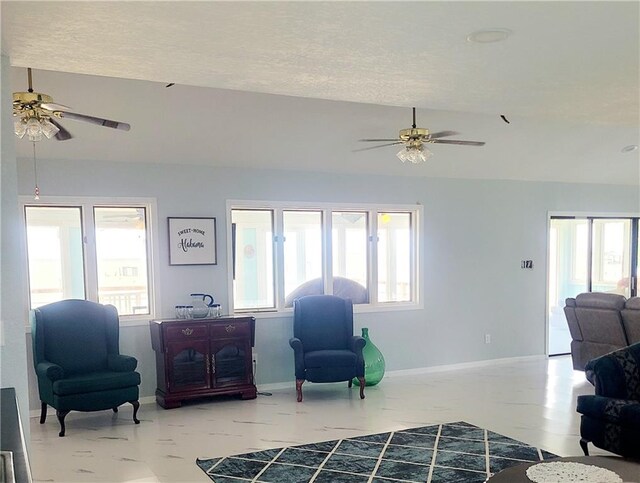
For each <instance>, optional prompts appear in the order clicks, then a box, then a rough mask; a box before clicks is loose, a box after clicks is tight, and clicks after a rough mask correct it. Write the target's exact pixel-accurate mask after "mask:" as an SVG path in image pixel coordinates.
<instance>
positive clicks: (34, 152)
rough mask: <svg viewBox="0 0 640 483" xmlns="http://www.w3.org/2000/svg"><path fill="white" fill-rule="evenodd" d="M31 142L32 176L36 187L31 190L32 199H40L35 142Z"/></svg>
mask: <svg viewBox="0 0 640 483" xmlns="http://www.w3.org/2000/svg"><path fill="white" fill-rule="evenodd" d="M31 144H33V177H34V181H35V185H36V188H35V190H34V192H33V199H34V200H39V199H40V188H38V163H37V161H36V142H35V141H32V142H31Z"/></svg>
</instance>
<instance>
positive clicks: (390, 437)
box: [367, 431, 396, 483]
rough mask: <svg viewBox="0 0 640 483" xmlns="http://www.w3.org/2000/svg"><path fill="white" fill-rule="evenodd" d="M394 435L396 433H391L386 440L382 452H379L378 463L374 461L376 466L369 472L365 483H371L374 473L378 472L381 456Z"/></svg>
mask: <svg viewBox="0 0 640 483" xmlns="http://www.w3.org/2000/svg"><path fill="white" fill-rule="evenodd" d="M394 434H396V432H395V431H391V434H390V435H389V437H388V438H387V442H386V443H385V444H384V446H383V447H382V451H380V455H379V456H378V461H376V465H375V466H374V467H373V470H372V471H371V476H369V479H368V480H367V483H371V482H372V481H373V477H374V475H375V474H376V471H378V468H380V463H382V456H383V455H384V452H385V451H387V448H388V447H389V443H391V439H392V438H393V435H394Z"/></svg>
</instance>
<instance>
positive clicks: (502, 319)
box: [19, 160, 640, 396]
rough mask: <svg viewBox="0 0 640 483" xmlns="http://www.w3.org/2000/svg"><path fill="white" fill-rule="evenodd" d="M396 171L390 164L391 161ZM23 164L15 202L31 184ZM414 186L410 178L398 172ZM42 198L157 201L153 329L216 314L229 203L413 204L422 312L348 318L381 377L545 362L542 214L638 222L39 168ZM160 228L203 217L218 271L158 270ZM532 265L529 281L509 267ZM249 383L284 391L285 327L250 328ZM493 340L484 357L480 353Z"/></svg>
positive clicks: (288, 184) (219, 172) (90, 166)
mask: <svg viewBox="0 0 640 483" xmlns="http://www.w3.org/2000/svg"><path fill="white" fill-rule="evenodd" d="M390 162H393V160H390ZM29 165H30V163H21V165H20V166H21V168H24V169H21V170H20V172H19V181H20V184H19V186H20V192H21V193H22V194H27V195H28V194H29V193H30V192H31V188H32V179H33V177H32V176H33V174H32V172H31V171H30V166H29ZM406 168H407V170H415V171H416V172H419V170H420V167H419V166H407V167H406ZM38 169H39V180H40V188H41V190H42V193H43V194H44V195H66V196H68V195H76V196H120V197H132V196H138V197H154V198H156V199H157V207H158V221H159V230H158V232H159V235H160V236H159V238H160V240H159V260H160V264H159V267H157V268H158V270H159V275H160V281H161V286H160V291H159V296H160V303H161V314H160V315H161V316H165V317H168V316H172V315H173V306H174V305H175V304H176V303H178V302H180V301H181V300H184V297H185V295H186V294H189V293H190V292H196V291H205V292H208V293H212V294H214V295H215V296H216V299H220V300H222V301H223V306H224V307H227V303H226V301H227V300H228V289H227V243H226V235H227V234H226V231H227V227H226V214H225V207H226V200H228V199H256V200H274V201H277V200H289V201H291V200H293V201H335V202H355V203H357V202H361V203H393V204H395V203H400V204H413V203H421V204H422V205H423V206H424V227H423V228H424V229H423V252H422V254H421V260H422V271H423V274H424V277H423V280H422V298H423V301H424V309H420V310H408V311H398V312H384V313H361V314H357V315H356V325H357V327H358V328H360V327H363V326H367V327H369V328H370V335H371V338H372V340H373V341H374V342H375V343H376V344H377V345H378V346H379V347H380V349H381V350H382V352H383V353H384V354H385V358H386V361H387V369H388V370H400V369H411V368H420V367H428V366H435V365H442V364H453V363H462V362H469V361H479V360H486V359H495V358H503V357H515V356H528V355H535V354H543V353H544V351H545V303H546V302H545V301H546V294H545V292H546V253H547V246H546V244H547V213H548V211H597V212H600V213H602V212H637V211H638V210H639V208H640V204H639V197H638V189H637V188H635V187H630V186H607V185H579V184H559V183H537V182H515V181H486V180H484V181H483V180H453V179H433V178H420V177H387V176H368V175H366V174H363V175H357V176H355V175H337V174H324V173H308V172H289V171H275V170H272V171H269V170H264V171H259V170H241V169H230V168H213V167H202V166H177V165H152V164H134V163H131V164H100V163H91V162H86V163H80V162H75V163H68V162H62V161H60V162H57V161H55V162H54V161H46V162H41V163H40V166H39V168H38ZM169 216H214V217H216V218H217V221H218V265H216V266H169V264H168V253H167V235H166V233H167V230H166V226H167V225H166V223H167V217H169ZM523 259H532V260H533V261H534V264H535V265H534V269H533V270H521V269H520V261H521V260H523ZM256 330H257V334H256V351H257V353H258V354H259V368H258V374H257V380H258V383H259V384H260V383H263V384H264V383H274V382H283V381H292V380H293V355H292V352H291V350H290V349H289V346H288V339H289V337H290V336H291V333H292V322H291V317H290V316H282V317H277V318H259V319H258V323H257V329H256ZM485 333H490V334H491V338H492V342H491V344H485V343H484V334H485ZM121 346H122V347H121V350H122V352H124V353H128V354H131V355H134V356H136V357H137V358H138V359H139V361H140V366H139V367H140V371H141V373H142V377H143V384H142V390H141V392H142V395H143V396H151V395H153V393H154V390H155V363H154V359H153V352H152V349H151V344H150V341H149V330H148V327H147V326H139V327H127V328H123V329H122V332H121Z"/></svg>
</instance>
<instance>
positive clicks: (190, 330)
mask: <svg viewBox="0 0 640 483" xmlns="http://www.w3.org/2000/svg"><path fill="white" fill-rule="evenodd" d="M182 333H183V334H184V335H191V334H193V329H190V328H189V327H187V328H186V329H182Z"/></svg>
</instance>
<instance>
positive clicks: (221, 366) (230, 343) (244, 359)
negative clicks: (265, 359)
mask: <svg viewBox="0 0 640 483" xmlns="http://www.w3.org/2000/svg"><path fill="white" fill-rule="evenodd" d="M211 354H212V366H213V386H214V387H224V386H234V385H239V384H250V383H251V382H252V380H253V377H252V370H251V346H250V345H249V344H248V343H247V342H246V341H243V340H224V341H216V342H212V344H211Z"/></svg>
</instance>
